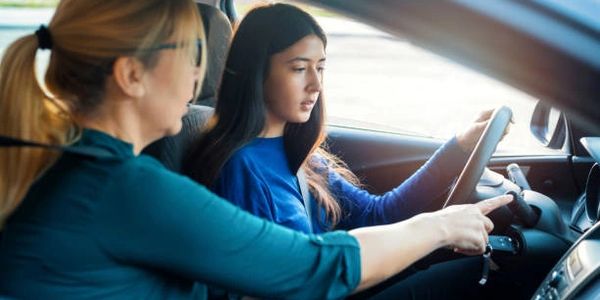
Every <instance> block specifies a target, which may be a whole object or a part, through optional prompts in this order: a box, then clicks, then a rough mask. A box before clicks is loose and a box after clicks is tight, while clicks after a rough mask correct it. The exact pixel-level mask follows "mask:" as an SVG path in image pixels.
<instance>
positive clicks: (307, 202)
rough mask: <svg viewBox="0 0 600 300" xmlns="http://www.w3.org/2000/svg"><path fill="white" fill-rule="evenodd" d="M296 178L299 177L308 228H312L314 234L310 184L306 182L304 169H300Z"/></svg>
mask: <svg viewBox="0 0 600 300" xmlns="http://www.w3.org/2000/svg"><path fill="white" fill-rule="evenodd" d="M296 177H298V185H299V186H300V193H301V194H302V199H303V200H304V208H305V209H306V215H307V216H308V227H309V228H310V232H311V233H312V232H313V224H312V206H311V201H310V192H309V191H308V182H307V181H306V173H305V172H304V169H302V167H300V169H298V173H296Z"/></svg>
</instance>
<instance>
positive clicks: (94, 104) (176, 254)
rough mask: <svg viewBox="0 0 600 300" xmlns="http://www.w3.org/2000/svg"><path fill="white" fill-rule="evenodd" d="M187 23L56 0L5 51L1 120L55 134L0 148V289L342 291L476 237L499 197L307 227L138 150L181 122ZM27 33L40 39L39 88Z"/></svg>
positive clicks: (7, 292) (190, 13)
mask: <svg viewBox="0 0 600 300" xmlns="http://www.w3.org/2000/svg"><path fill="white" fill-rule="evenodd" d="M201 24H202V23H201V20H200V18H199V15H198V12H197V9H196V6H195V4H194V3H193V1H191V0H169V1H164V0H131V1H121V0H85V1H83V0H63V1H61V2H60V4H59V5H58V7H57V9H56V12H55V14H54V16H53V18H52V20H51V22H50V24H49V26H48V27H45V26H41V27H40V29H39V30H37V31H36V32H35V34H33V33H32V34H30V35H27V36H24V37H22V38H20V39H18V40H17V41H15V42H14V43H13V44H12V45H11V46H10V47H9V48H8V49H7V50H6V52H5V54H4V57H3V58H2V62H1V64H0V119H1V120H2V122H1V123H0V135H2V136H4V137H11V138H15V139H18V140H25V141H36V142H40V143H45V144H53V145H70V146H68V148H67V150H66V151H65V152H63V153H62V154H61V153H59V152H57V151H54V150H46V149H43V148H39V147H37V148H36V147H8V148H6V147H3V148H0V224H2V225H3V227H1V232H0V296H2V297H4V296H7V297H9V298H18V299H40V298H66V299H69V298H77V299H80V298H137V299H154V298H161V299H162V298H168V299H178V298H200V299H205V298H207V297H208V293H207V285H214V286H219V287H223V288H226V289H228V290H232V291H236V292H239V293H242V294H245V295H252V296H259V297H271V298H296V299H330V298H341V297H344V296H346V295H348V294H350V293H352V292H353V291H356V290H361V289H364V288H366V287H369V286H371V285H373V284H376V283H377V282H380V281H382V280H384V279H385V278H386V277H389V276H390V275H392V274H395V273H397V272H399V271H401V270H402V269H404V268H406V266H408V265H409V264H411V263H412V262H414V261H416V260H417V259H419V258H420V257H423V256H424V255H426V254H427V253H429V252H431V251H432V250H434V249H436V248H439V247H445V246H449V247H457V248H460V249H463V250H464V251H474V252H481V251H483V247H484V245H485V239H486V235H487V232H489V230H491V227H492V224H491V222H490V220H489V219H487V218H486V217H485V216H484V215H485V214H487V213H488V212H489V211H490V210H492V209H494V208H495V207H498V206H500V205H503V204H505V203H506V202H507V201H509V200H508V199H505V198H496V199H493V200H490V201H488V202H486V203H483V204H478V205H466V206H456V207H453V208H451V209H446V210H444V211H442V212H438V213H432V214H426V215H422V216H420V217H415V218H412V219H410V220H408V221H406V222H402V223H397V224H392V225H388V226H381V227H377V228H364V229H361V230H355V231H352V232H348V233H346V232H335V233H328V234H323V235H320V236H310V235H305V234H301V233H298V232H294V231H291V230H289V229H286V228H283V227H281V226H278V225H276V224H273V223H270V222H266V221H264V220H261V219H259V218H257V217H254V216H252V215H251V214H248V213H246V212H243V211H241V210H240V209H238V208H236V207H235V206H233V205H231V204H229V203H227V202H226V201H223V200H222V199H220V198H218V197H216V196H215V195H213V194H212V193H210V192H208V191H207V190H206V189H205V188H203V187H202V186H200V185H198V184H196V183H194V182H192V181H191V180H188V179H186V178H185V177H182V176H179V175H177V174H174V173H171V172H169V171H167V170H166V169H165V168H164V167H163V166H162V165H160V163H158V162H157V161H156V160H153V159H152V158H150V157H147V156H144V155H138V154H139V153H140V150H141V149H142V148H144V147H145V146H146V145H148V144H149V143H151V142H152V141H154V140H156V139H159V138H161V137H163V136H165V135H169V134H174V133H176V132H177V131H179V130H180V127H181V117H182V116H183V115H184V113H185V112H186V104H187V102H188V100H189V99H191V98H192V97H194V91H193V90H194V86H195V83H198V84H200V83H201V82H202V77H203V70H202V68H203V66H204V65H205V64H204V61H205V57H204V56H200V54H201V53H202V52H203V51H200V50H204V44H203V43H204V34H203V30H202V25H201ZM199 45H200V47H198V46H199ZM38 48H41V49H50V50H51V57H50V63H49V67H48V70H47V71H46V74H45V88H42V87H41V86H40V85H39V83H38V82H37V80H36V76H35V73H34V62H35V57H36V52H37V50H38ZM75 137H77V138H75ZM231 224H236V226H231ZM448 226H452V227H456V228H461V229H462V230H460V231H459V232H448V231H447V230H445V229H444V228H447V227H448ZM425 228H427V230H426V231H425V230H424V229H425ZM431 228H434V229H433V230H432V229H431ZM414 233H418V234H419V239H418V240H414V241H412V242H411V243H401V242H399V241H400V240H403V239H405V237H407V236H409V235H411V234H414ZM421 233H422V234H421ZM381 241H386V244H385V246H382V245H381ZM289 270H293V272H289Z"/></svg>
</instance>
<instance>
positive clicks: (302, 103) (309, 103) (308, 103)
mask: <svg viewBox="0 0 600 300" xmlns="http://www.w3.org/2000/svg"><path fill="white" fill-rule="evenodd" d="M315 102H317V101H315V100H305V101H302V102H300V104H301V105H305V106H309V105H313V104H315Z"/></svg>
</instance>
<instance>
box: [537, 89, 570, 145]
mask: <svg viewBox="0 0 600 300" xmlns="http://www.w3.org/2000/svg"><path fill="white" fill-rule="evenodd" d="M565 123H566V122H565V117H564V114H563V113H561V112H560V111H559V110H557V109H555V108H553V107H550V106H547V105H546V104H544V103H542V102H541V101H538V103H537V104H536V106H535V109H534V110H533V115H532V116H531V125H530V129H531V133H532V134H533V136H535V138H536V139H538V141H540V142H541V143H542V144H543V145H544V146H546V147H547V148H550V149H561V148H562V147H563V145H564V143H565V139H566V136H567V128H566V124H565Z"/></svg>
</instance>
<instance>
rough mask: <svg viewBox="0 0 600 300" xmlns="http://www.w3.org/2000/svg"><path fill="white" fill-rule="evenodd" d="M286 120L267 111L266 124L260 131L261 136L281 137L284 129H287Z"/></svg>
mask: <svg viewBox="0 0 600 300" xmlns="http://www.w3.org/2000/svg"><path fill="white" fill-rule="evenodd" d="M285 124H286V122H285V121H283V120H281V119H279V118H277V117H274V116H273V115H272V114H271V113H269V112H267V115H266V120H265V126H264V127H263V130H262V131H261V132H260V134H259V137H266V138H270V137H279V136H283V130H284V129H285Z"/></svg>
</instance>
